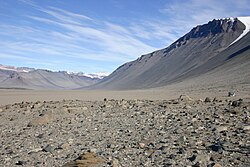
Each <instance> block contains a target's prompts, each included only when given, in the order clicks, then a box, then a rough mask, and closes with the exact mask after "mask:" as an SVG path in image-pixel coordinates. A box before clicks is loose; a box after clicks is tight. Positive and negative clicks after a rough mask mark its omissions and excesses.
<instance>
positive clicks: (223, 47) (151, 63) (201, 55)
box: [90, 17, 250, 89]
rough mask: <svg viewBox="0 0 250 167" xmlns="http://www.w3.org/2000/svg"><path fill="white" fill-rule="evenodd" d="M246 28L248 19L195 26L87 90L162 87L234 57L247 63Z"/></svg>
mask: <svg viewBox="0 0 250 167" xmlns="http://www.w3.org/2000/svg"><path fill="white" fill-rule="evenodd" d="M249 25H250V17H240V18H235V19H233V18H228V19H220V20H213V21H210V22H208V23H207V24H204V25H199V26H197V27H195V28H193V29H192V30H191V31H190V32H189V33H187V34H186V35H184V36H183V37H181V38H179V39H178V40H177V41H175V42H174V43H173V44H171V45H170V46H169V47H167V48H164V49H161V50H158V51H155V52H152V53H150V54H147V55H143V56H141V57H140V58H138V59H137V60H135V61H132V62H128V63H125V64H123V65H122V66H120V67H119V68H117V69H116V70H115V71H114V72H113V73H112V74H111V75H109V76H108V77H106V78H104V79H103V80H102V81H101V82H99V83H97V84H96V85H94V86H91V87H90V88H92V89H141V88H152V87H159V86H165V85H169V84H172V83H176V82H180V81H184V80H186V79H190V78H195V77H199V76H202V75H203V74H206V73H208V72H210V71H212V70H216V68H219V67H223V65H224V64H228V62H229V61H232V60H233V61H235V59H236V58H237V57H238V55H241V56H242V55H244V56H247V58H244V61H250V58H249V57H250V56H249V48H250V35H249V33H248V32H249ZM244 63H245V62H244ZM236 64H239V63H236ZM249 76H250V75H249Z"/></svg>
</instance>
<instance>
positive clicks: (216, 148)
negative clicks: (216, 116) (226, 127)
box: [209, 142, 224, 153]
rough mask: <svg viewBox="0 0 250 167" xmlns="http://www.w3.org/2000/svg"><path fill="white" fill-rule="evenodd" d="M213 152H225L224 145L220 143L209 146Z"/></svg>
mask: <svg viewBox="0 0 250 167" xmlns="http://www.w3.org/2000/svg"><path fill="white" fill-rule="evenodd" d="M209 148H210V149H211V150H212V151H215V152H219V153H222V151H223V150H224V148H223V145H222V143H220V142H218V143H215V144H212V145H210V146H209Z"/></svg>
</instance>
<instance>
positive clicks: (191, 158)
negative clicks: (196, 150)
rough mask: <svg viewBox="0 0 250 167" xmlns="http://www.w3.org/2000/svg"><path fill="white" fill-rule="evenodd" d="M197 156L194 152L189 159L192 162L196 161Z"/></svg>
mask: <svg viewBox="0 0 250 167" xmlns="http://www.w3.org/2000/svg"><path fill="white" fill-rule="evenodd" d="M196 157H197V156H196V155H195V154H194V155H192V156H191V157H188V158H187V159H188V160H189V161H191V162H192V161H194V160H195V159H196Z"/></svg>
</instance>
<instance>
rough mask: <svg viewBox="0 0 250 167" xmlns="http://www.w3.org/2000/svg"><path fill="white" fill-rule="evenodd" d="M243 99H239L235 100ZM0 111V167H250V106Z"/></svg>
mask: <svg viewBox="0 0 250 167" xmlns="http://www.w3.org/2000/svg"><path fill="white" fill-rule="evenodd" d="M236 98H237V99H236ZM236 98H235V97H234V98H232V97H228V98H224V99H216V98H212V97H210V98H206V99H203V100H201V99H192V98H190V97H188V96H180V98H179V99H175V100H155V101H150V100H110V99H104V100H103V101H80V100H63V101H44V102H41V101H37V102H22V103H16V104H13V105H6V106H1V107H0V166H8V167H9V166H29V167H30V166H43V167H44V166H64V167H70V166H72V167H73V166H79V167H80V166H81V167H83V166H113V167H136V166H148V167H151V166H162V167H163V166H164V167H167V166H190V167H191V166H193V167H199V166H200V167H203V166H204V167H213V166H214V167H221V166H223V167H229V166H234V167H235V166H241V167H247V166H250V158H249V157H250V99H247V98H244V99H240V97H236Z"/></svg>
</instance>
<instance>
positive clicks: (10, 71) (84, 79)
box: [0, 64, 108, 89]
mask: <svg viewBox="0 0 250 167" xmlns="http://www.w3.org/2000/svg"><path fill="white" fill-rule="evenodd" d="M107 75H108V73H95V74H85V73H82V72H79V73H73V72H67V71H58V72H53V71H49V70H44V69H35V68H29V67H14V66H6V65H1V64H0V88H19V89H20V88H22V89H76V88H80V87H85V86H89V85H92V84H95V83H97V82H98V81H100V80H101V79H102V78H104V77H106V76H107Z"/></svg>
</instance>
